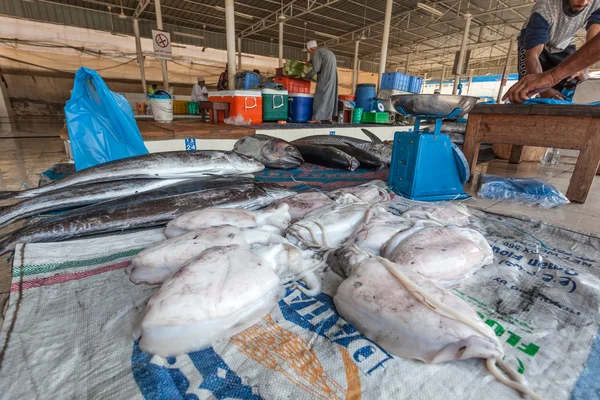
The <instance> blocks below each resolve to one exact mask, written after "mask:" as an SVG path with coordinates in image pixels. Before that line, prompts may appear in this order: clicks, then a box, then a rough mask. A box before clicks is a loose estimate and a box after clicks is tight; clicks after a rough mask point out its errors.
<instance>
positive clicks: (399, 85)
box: [379, 72, 411, 92]
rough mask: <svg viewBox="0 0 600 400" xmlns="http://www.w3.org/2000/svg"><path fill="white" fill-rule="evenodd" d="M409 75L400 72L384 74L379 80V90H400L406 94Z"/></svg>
mask: <svg viewBox="0 0 600 400" xmlns="http://www.w3.org/2000/svg"><path fill="white" fill-rule="evenodd" d="M410 78H411V77H410V75H406V74H403V73H402V72H386V73H384V74H383V76H382V78H381V87H380V88H379V90H402V91H404V92H408V89H409V86H410Z"/></svg>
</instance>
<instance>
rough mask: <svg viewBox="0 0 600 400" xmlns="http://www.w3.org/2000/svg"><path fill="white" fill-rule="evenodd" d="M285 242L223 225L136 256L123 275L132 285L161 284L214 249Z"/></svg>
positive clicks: (270, 234)
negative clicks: (126, 275) (202, 254)
mask: <svg viewBox="0 0 600 400" xmlns="http://www.w3.org/2000/svg"><path fill="white" fill-rule="evenodd" d="M283 241H285V239H284V238H283V237H282V236H280V235H278V234H276V233H273V232H269V231H268V230H263V229H239V228H238V227H235V226H230V225H225V226H216V227H210V228H205V229H201V230H198V231H193V232H188V233H185V234H183V235H179V236H175V237H172V238H170V239H167V240H165V241H162V242H160V243H158V244H156V245H154V246H152V247H149V248H147V249H145V250H143V251H141V252H140V253H138V254H137V255H136V256H135V257H134V258H133V260H131V264H130V265H129V266H128V267H127V269H126V270H125V272H126V273H127V274H128V275H129V280H131V282H133V283H135V284H139V283H147V284H156V283H162V282H164V281H165V280H166V279H167V278H169V277H170V276H171V275H173V274H174V273H175V272H177V271H179V269H180V268H181V267H183V266H184V265H185V264H186V263H187V262H188V261H189V260H191V259H192V258H194V257H196V256H198V255H200V254H201V253H202V252H203V251H204V250H206V249H208V248H211V247H215V246H228V245H238V246H240V247H244V248H248V247H249V246H250V245H253V244H269V243H281V242H283Z"/></svg>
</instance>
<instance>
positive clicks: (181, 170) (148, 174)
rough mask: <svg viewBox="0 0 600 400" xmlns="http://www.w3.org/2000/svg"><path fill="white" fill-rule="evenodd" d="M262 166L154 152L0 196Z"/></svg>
mask: <svg viewBox="0 0 600 400" xmlns="http://www.w3.org/2000/svg"><path fill="white" fill-rule="evenodd" d="M263 169H264V166H263V165H262V164H261V163H259V162H257V161H255V160H253V159H252V158H250V157H246V156H243V155H239V154H237V153H234V152H226V151H215V150H201V151H172V152H165V153H153V154H145V155H142V156H137V157H130V158H123V159H121V160H116V161H111V162H108V163H105V164H100V165H96V166H94V167H91V168H87V169H84V170H82V171H79V172H76V173H74V174H72V175H69V176H67V177H66V178H63V179H60V180H57V181H55V182H52V183H50V184H48V185H45V186H41V187H38V188H33V189H27V190H23V191H17V192H2V193H0V198H3V199H5V198H16V199H20V198H26V197H35V196H39V195H40V194H42V193H48V192H52V191H55V190H58V189H62V188H65V187H70V186H76V185H82V184H85V183H92V182H106V181H117V180H124V179H134V178H144V179H148V178H154V179H156V178H158V179H183V178H201V177H209V176H214V175H237V174H251V173H254V172H258V171H261V170H263Z"/></svg>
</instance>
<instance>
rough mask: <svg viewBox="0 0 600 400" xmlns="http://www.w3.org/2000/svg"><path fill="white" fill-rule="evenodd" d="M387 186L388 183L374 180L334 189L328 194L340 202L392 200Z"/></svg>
mask: <svg viewBox="0 0 600 400" xmlns="http://www.w3.org/2000/svg"><path fill="white" fill-rule="evenodd" d="M386 187H387V186H386V184H385V183H384V182H382V181H373V182H369V183H365V184H364V185H359V186H352V187H347V188H342V189H337V190H333V191H331V192H329V193H328V195H329V197H330V198H331V199H333V200H334V201H335V202H336V203H338V204H351V203H368V204H376V203H385V202H388V201H390V195H389V193H388V192H387V190H386Z"/></svg>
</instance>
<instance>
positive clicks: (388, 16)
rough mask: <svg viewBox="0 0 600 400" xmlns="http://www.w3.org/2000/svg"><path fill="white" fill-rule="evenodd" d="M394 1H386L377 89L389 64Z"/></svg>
mask: <svg viewBox="0 0 600 400" xmlns="http://www.w3.org/2000/svg"><path fill="white" fill-rule="evenodd" d="M393 5H394V0H386V3H385V19H384V21H383V39H382V40H381V58H380V60H379V82H378V85H377V88H380V87H381V79H382V78H383V73H384V72H385V67H386V64H387V51H388V42H389V40H390V25H391V22H392V6H393Z"/></svg>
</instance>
